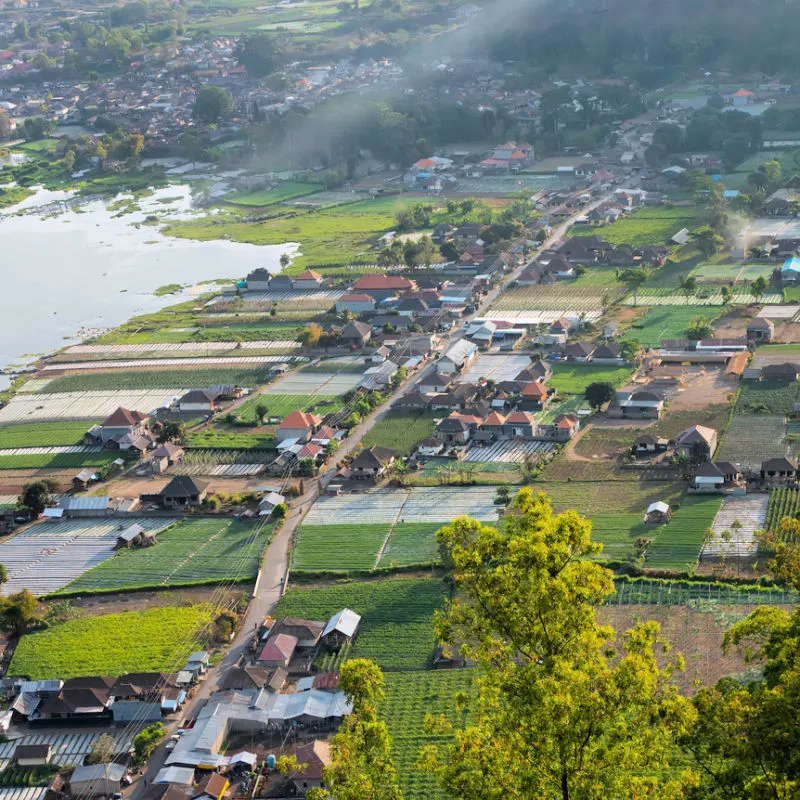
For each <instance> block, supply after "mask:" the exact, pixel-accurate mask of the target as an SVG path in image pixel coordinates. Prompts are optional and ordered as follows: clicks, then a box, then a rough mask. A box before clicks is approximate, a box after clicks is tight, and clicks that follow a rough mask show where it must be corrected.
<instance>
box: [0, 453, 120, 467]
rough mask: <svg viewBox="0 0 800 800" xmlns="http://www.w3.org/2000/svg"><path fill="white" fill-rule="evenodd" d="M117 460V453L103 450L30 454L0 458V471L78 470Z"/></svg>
mask: <svg viewBox="0 0 800 800" xmlns="http://www.w3.org/2000/svg"><path fill="white" fill-rule="evenodd" d="M116 458H119V453H118V452H117V453H114V452H110V451H108V450H103V451H100V452H96V453H31V454H26V455H14V456H0V469H47V468H49V469H79V468H81V467H100V466H103V465H104V464H108V463H110V462H111V461H113V460H114V459H116Z"/></svg>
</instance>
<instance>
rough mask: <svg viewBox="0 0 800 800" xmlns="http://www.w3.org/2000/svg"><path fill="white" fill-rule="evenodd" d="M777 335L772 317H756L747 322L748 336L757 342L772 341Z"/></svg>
mask: <svg viewBox="0 0 800 800" xmlns="http://www.w3.org/2000/svg"><path fill="white" fill-rule="evenodd" d="M774 336H775V323H774V322H773V321H772V320H771V319H766V318H764V317H756V318H755V319H751V320H750V322H748V323H747V338H748V339H749V340H751V341H755V342H771V341H772V338H773V337H774Z"/></svg>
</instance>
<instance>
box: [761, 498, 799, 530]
mask: <svg viewBox="0 0 800 800" xmlns="http://www.w3.org/2000/svg"><path fill="white" fill-rule="evenodd" d="M798 510H800V490H798V489H786V488H778V489H773V490H772V491H771V492H770V495H769V506H767V522H766V527H767V530H770V531H774V530H775V529H776V528H777V527H778V525H779V524H780V521H781V520H782V519H783V518H784V517H794V516H795V514H797V512H798Z"/></svg>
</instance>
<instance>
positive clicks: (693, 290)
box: [678, 274, 697, 305]
mask: <svg viewBox="0 0 800 800" xmlns="http://www.w3.org/2000/svg"><path fill="white" fill-rule="evenodd" d="M678 286H679V287H680V290H681V291H682V292H683V294H684V296H685V297H686V304H687V305H688V304H689V298H690V297H694V296H695V295H696V294H697V278H695V276H694V275H689V274H683V275H679V276H678Z"/></svg>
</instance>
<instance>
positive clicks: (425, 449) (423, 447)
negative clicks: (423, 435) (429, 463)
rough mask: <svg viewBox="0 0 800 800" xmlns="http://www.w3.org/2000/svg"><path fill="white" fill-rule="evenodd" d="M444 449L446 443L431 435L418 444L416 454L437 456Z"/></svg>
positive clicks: (425, 456) (419, 455) (418, 455)
mask: <svg viewBox="0 0 800 800" xmlns="http://www.w3.org/2000/svg"><path fill="white" fill-rule="evenodd" d="M442 450H444V443H443V442H441V441H439V439H437V438H436V437H435V436H429V437H428V438H427V439H423V440H422V441H421V442H420V443H419V444H418V445H417V451H416V454H417V457H418V458H435V457H436V456H438V455H440V454H441V452H442Z"/></svg>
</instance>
